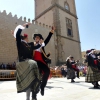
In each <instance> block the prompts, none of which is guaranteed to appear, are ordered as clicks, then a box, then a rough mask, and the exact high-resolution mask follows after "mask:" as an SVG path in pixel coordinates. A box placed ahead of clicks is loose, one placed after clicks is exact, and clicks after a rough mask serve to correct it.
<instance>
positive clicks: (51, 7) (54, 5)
mask: <svg viewBox="0 0 100 100" xmlns="http://www.w3.org/2000/svg"><path fill="white" fill-rule="evenodd" d="M54 7H58V8H59V9H61V10H63V11H64V12H66V13H68V14H70V15H71V16H73V17H75V18H76V19H78V17H77V15H75V14H73V13H71V12H70V11H67V10H66V9H65V8H63V7H62V6H60V5H59V4H57V3H55V4H53V5H52V6H50V7H49V8H47V9H46V10H45V11H43V12H42V13H41V14H39V15H38V16H37V17H36V18H35V19H34V21H35V20H37V19H39V18H40V17H41V16H43V15H44V14H46V13H47V12H48V11H50V10H51V9H53V8H54Z"/></svg>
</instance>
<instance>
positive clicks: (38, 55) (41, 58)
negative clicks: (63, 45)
mask: <svg viewBox="0 0 100 100" xmlns="http://www.w3.org/2000/svg"><path fill="white" fill-rule="evenodd" d="M54 31H55V28H54V27H52V30H51V31H50V32H49V35H48V36H47V38H46V39H45V41H44V46H43V47H42V48H41V47H40V48H39V49H37V50H35V52H34V55H33V59H34V60H35V61H37V64H38V67H39V70H40V73H41V72H43V77H42V82H41V86H40V88H41V95H42V96H43V95H44V88H45V87H46V84H47V80H48V78H49V75H50V68H49V67H48V64H47V63H48V61H50V60H49V59H48V58H47V57H48V56H50V54H48V55H46V53H45V50H44V47H45V46H46V45H47V44H48V43H49V41H50V39H51V37H52V35H53V33H54ZM33 39H34V40H35V42H36V45H38V43H39V40H40V39H43V37H42V35H41V34H34V37H33Z"/></svg>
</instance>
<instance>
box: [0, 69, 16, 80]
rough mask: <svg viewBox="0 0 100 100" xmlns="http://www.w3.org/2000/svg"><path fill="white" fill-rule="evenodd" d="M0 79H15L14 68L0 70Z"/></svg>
mask: <svg viewBox="0 0 100 100" xmlns="http://www.w3.org/2000/svg"><path fill="white" fill-rule="evenodd" d="M1 79H3V80H4V79H16V70H0V80H1Z"/></svg>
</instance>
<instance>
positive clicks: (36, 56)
mask: <svg viewBox="0 0 100 100" xmlns="http://www.w3.org/2000/svg"><path fill="white" fill-rule="evenodd" d="M33 59H34V60H35V61H40V62H42V63H44V64H46V63H45V62H44V60H43V58H42V54H41V52H39V51H35V53H34V57H33ZM46 65H47V64H46Z"/></svg>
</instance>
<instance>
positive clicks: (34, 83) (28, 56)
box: [14, 23, 41, 100]
mask: <svg viewBox="0 0 100 100" xmlns="http://www.w3.org/2000/svg"><path fill="white" fill-rule="evenodd" d="M29 25H30V23H26V24H24V25H23V26H22V25H18V26H17V27H16V29H15V31H14V37H15V38H16V42H17V50H18V57H19V62H18V63H17V64H16V77H17V78H16V85H17V92H18V93H21V92H27V91H29V90H31V91H32V100H37V99H36V93H37V91H38V89H37V88H38V84H39V70H38V66H37V63H36V61H34V60H32V54H33V50H34V49H37V48H39V47H40V46H41V45H40V44H38V45H37V46H36V47H35V46H34V44H32V43H28V35H27V34H24V36H22V35H21V32H22V30H23V29H25V27H26V28H28V26H29Z"/></svg>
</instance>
